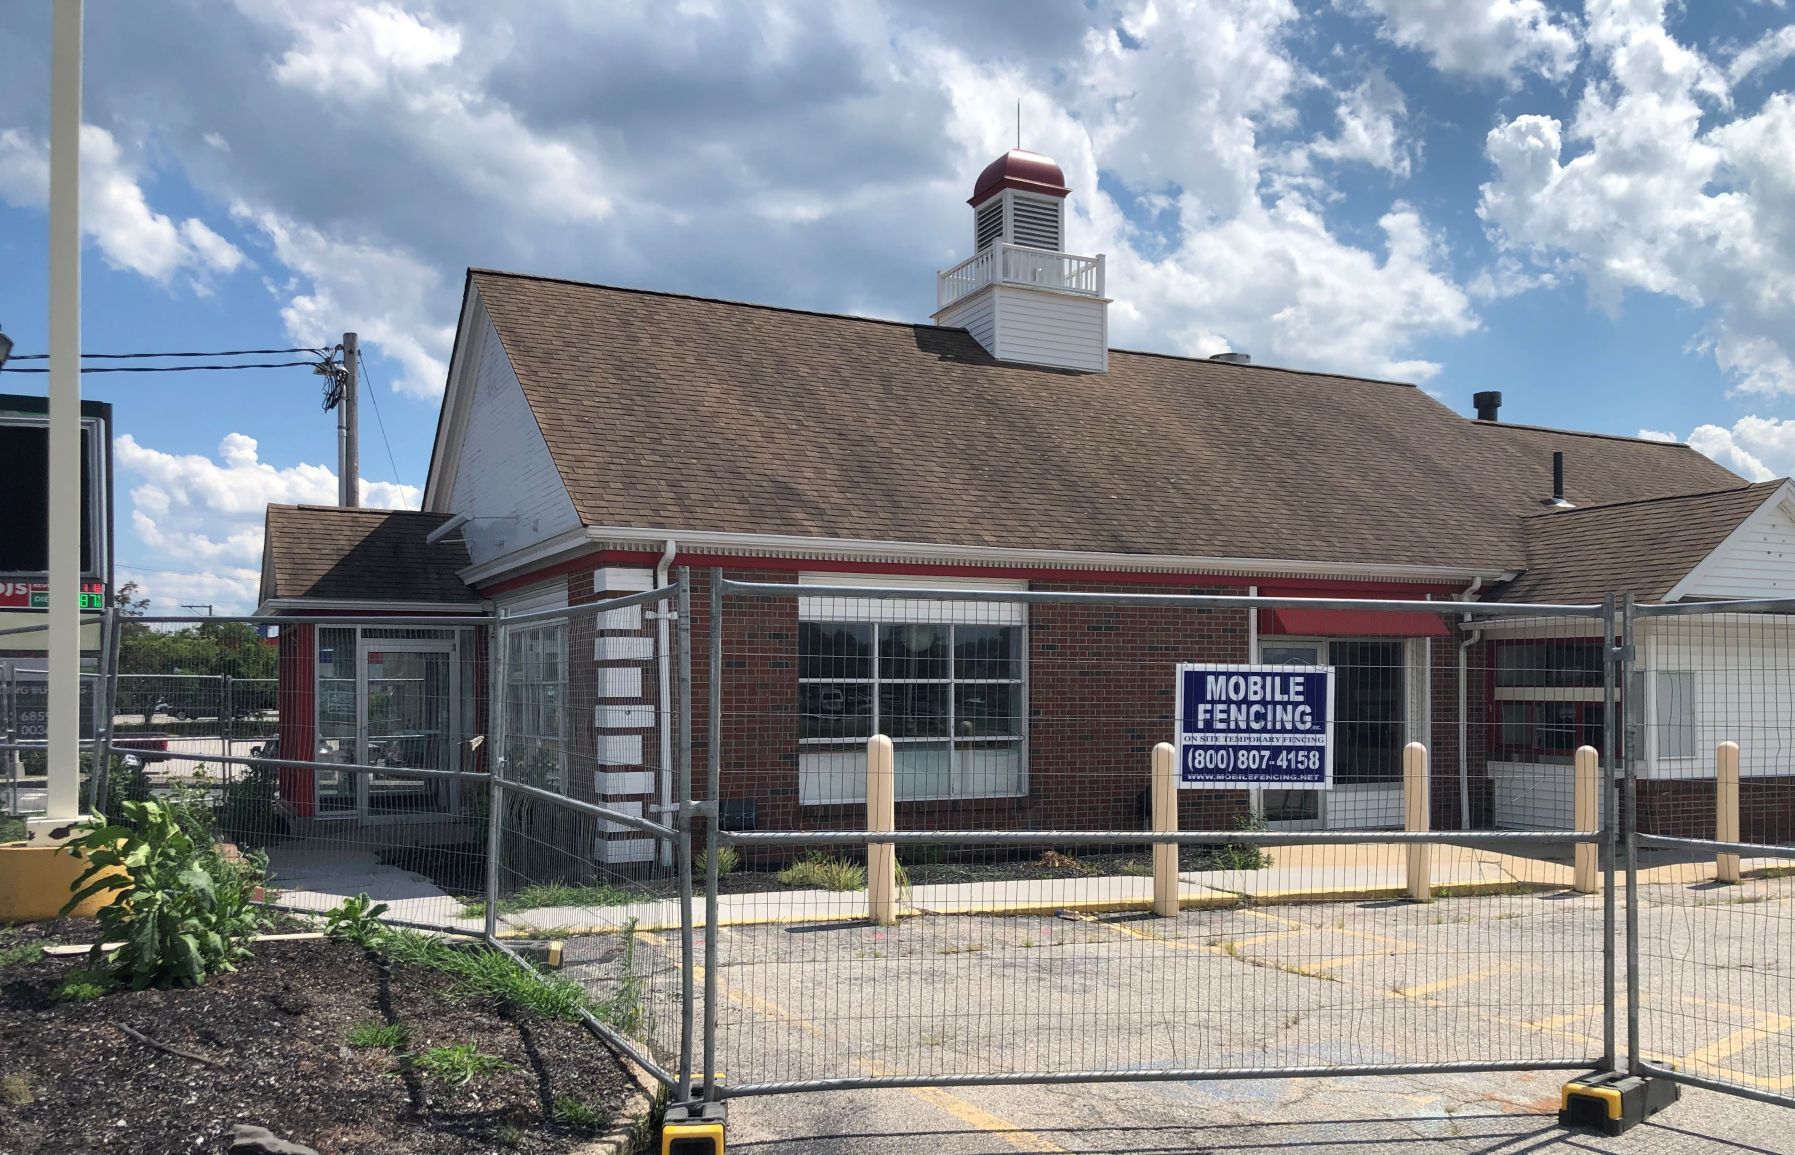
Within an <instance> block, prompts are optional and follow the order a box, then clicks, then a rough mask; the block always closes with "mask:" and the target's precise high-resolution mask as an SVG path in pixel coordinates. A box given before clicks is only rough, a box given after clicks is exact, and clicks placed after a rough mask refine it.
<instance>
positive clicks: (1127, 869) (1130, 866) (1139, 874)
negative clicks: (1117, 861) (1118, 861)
mask: <svg viewBox="0 0 1795 1155" xmlns="http://www.w3.org/2000/svg"><path fill="white" fill-rule="evenodd" d="M1122 873H1123V874H1126V875H1127V876H1128V877H1130V878H1151V877H1153V864H1152V863H1151V862H1141V861H1139V860H1137V859H1133V858H1131V859H1129V860H1128V861H1127V862H1124V863H1123V864H1122Z"/></svg>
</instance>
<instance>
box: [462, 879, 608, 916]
mask: <svg viewBox="0 0 1795 1155" xmlns="http://www.w3.org/2000/svg"><path fill="white" fill-rule="evenodd" d="M635 899H636V896H635V895H633V894H631V893H630V892H629V891H627V890H625V889H623V888H622V887H620V886H613V885H611V884H610V883H608V882H595V883H593V884H591V885H590V886H580V885H578V884H577V883H572V882H537V883H532V884H531V885H529V886H524V887H519V888H518V889H517V890H514V891H512V892H511V893H510V894H507V895H506V896H505V897H503V898H501V899H499V913H500V914H516V913H518V912H519V911H525V910H538V909H540V908H542V907H545V906H622V905H623V904H625V903H628V902H634V901H635ZM461 906H462V913H464V914H466V915H468V916H469V917H473V916H477V915H481V914H484V913H485V912H486V900H485V899H483V898H469V899H464V900H463V901H462V904H461Z"/></svg>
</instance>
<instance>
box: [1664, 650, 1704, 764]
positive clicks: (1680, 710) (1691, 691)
mask: <svg viewBox="0 0 1795 1155" xmlns="http://www.w3.org/2000/svg"><path fill="white" fill-rule="evenodd" d="M1696 743H1697V738H1696V733H1695V675H1694V674H1692V673H1690V672H1688V671H1686V670H1664V671H1661V672H1660V673H1659V674H1658V757H1660V758H1693V757H1695V756H1696V753H1697V751H1696Z"/></svg>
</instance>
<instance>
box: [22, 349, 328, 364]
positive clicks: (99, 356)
mask: <svg viewBox="0 0 1795 1155" xmlns="http://www.w3.org/2000/svg"><path fill="white" fill-rule="evenodd" d="M326 352H328V350H326V349H323V348H320V347H314V346H310V345H294V346H292V347H291V348H287V349H220V350H218V351H217V352H214V353H83V354H81V359H82V360H83V361H137V360H141V359H144V358H149V357H189V358H191V357H266V356H268V355H270V354H273V353H316V354H319V355H320V356H322V355H323V354H325V353H326ZM49 359H50V355H49V354H48V353H14V354H13V355H12V356H11V357H9V358H7V360H9V361H48V360H49Z"/></svg>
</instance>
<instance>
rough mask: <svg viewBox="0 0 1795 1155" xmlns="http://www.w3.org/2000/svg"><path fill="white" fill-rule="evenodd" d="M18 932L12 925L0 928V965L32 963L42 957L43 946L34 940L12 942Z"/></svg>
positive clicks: (17, 935)
mask: <svg viewBox="0 0 1795 1155" xmlns="http://www.w3.org/2000/svg"><path fill="white" fill-rule="evenodd" d="M17 937H19V932H18V931H16V930H14V929H13V928H12V927H4V928H0V967H10V966H17V965H18V964H20V963H34V962H36V961H37V960H38V959H40V958H43V957H44V948H43V947H41V946H39V945H38V944H37V943H34V942H14V941H12V940H13V939H15V938H17Z"/></svg>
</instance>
